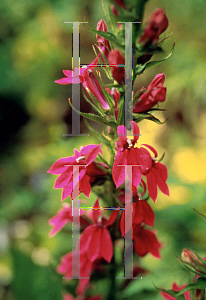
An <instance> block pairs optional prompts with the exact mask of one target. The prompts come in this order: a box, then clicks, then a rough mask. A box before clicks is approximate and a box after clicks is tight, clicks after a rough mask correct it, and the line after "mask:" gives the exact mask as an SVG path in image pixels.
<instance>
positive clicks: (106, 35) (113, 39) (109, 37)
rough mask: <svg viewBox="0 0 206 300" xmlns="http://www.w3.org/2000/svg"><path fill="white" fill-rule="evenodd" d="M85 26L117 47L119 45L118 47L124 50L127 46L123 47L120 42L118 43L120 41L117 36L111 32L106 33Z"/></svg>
mask: <svg viewBox="0 0 206 300" xmlns="http://www.w3.org/2000/svg"><path fill="white" fill-rule="evenodd" d="M84 26H85V27H86V28H87V29H88V30H89V31H91V32H94V33H95V34H98V35H100V36H102V37H104V38H105V39H107V40H108V41H111V42H112V43H114V44H115V45H117V46H118V47H120V48H122V49H124V48H125V46H124V45H121V44H120V42H119V41H118V39H117V38H116V36H115V35H114V34H113V33H111V32H105V31H101V30H96V29H92V28H89V27H88V26H86V25H85V24H84Z"/></svg>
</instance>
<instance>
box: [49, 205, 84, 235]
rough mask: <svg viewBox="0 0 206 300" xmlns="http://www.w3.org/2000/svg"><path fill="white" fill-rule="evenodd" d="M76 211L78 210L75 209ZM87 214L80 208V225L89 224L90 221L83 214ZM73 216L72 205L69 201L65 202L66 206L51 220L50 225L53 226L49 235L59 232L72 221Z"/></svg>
mask: <svg viewBox="0 0 206 300" xmlns="http://www.w3.org/2000/svg"><path fill="white" fill-rule="evenodd" d="M75 212H76V210H75ZM84 214H85V211H83V210H82V209H80V226H81V227H82V225H84V226H88V225H89V224H90V223H89V221H87V220H86V219H84V218H82V215H84ZM77 215H78V216H79V211H78V212H77ZM72 221H73V217H72V206H71V205H68V204H67V203H64V206H63V207H62V208H61V209H60V210H59V211H58V213H57V215H56V216H54V217H52V218H51V219H50V220H49V225H51V226H52V227H53V228H52V230H51V231H50V233H49V235H50V236H54V235H55V234H56V233H57V232H59V231H60V230H61V229H62V228H63V227H64V226H65V225H66V224H67V223H70V222H71V223H72Z"/></svg>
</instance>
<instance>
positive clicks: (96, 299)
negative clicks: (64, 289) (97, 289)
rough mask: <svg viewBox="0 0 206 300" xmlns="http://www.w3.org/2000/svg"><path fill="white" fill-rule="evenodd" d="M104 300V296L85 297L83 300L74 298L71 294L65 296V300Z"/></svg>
mask: <svg viewBox="0 0 206 300" xmlns="http://www.w3.org/2000/svg"><path fill="white" fill-rule="evenodd" d="M75 299H76V300H102V299H103V297H102V296H100V295H99V296H91V297H88V296H84V297H83V298H82V297H81V298H79V297H77V298H74V297H73V296H72V295H71V294H65V295H64V300H75Z"/></svg>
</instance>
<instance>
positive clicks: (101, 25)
mask: <svg viewBox="0 0 206 300" xmlns="http://www.w3.org/2000/svg"><path fill="white" fill-rule="evenodd" d="M97 30H98V31H104V32H107V25H106V24H105V22H104V20H103V19H101V20H100V21H99V22H98V24H97ZM96 38H97V42H98V44H99V48H100V49H101V50H102V51H103V53H104V54H105V56H106V57H107V56H108V54H109V51H110V50H111V48H110V45H109V41H108V40H107V39H105V38H104V37H102V36H100V35H98V34H96ZM101 57H102V55H101ZM102 59H103V57H102Z"/></svg>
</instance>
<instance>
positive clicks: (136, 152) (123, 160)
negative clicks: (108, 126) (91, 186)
mask: <svg viewBox="0 0 206 300" xmlns="http://www.w3.org/2000/svg"><path fill="white" fill-rule="evenodd" d="M130 123H131V126H132V131H133V135H134V137H133V139H132V140H130V139H129V138H127V136H126V128H125V126H124V125H120V126H118V128H117V133H118V135H119V141H118V142H117V154H116V156H115V159H114V164H113V168H112V177H113V180H114V183H115V185H116V187H117V188H118V187H119V186H120V185H121V184H122V183H124V181H125V165H137V166H133V167H132V174H133V176H132V184H133V186H135V187H138V186H139V184H140V182H141V176H142V173H145V172H146V171H148V170H149V169H150V168H151V166H152V159H151V155H150V153H149V152H148V151H147V150H146V149H144V148H142V147H140V148H137V147H134V146H135V144H136V142H137V140H138V139H139V136H138V135H139V127H138V125H137V124H136V123H135V122H134V121H131V122H130ZM129 179H130V180H131V178H129Z"/></svg>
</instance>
